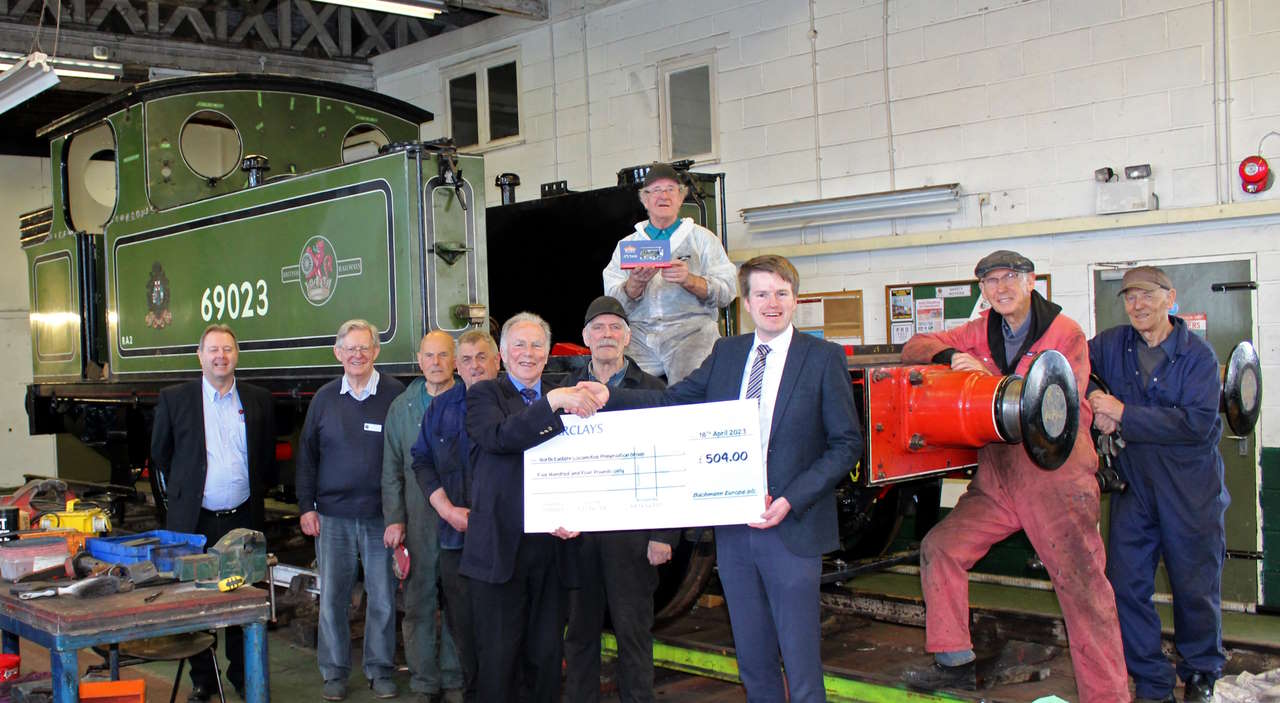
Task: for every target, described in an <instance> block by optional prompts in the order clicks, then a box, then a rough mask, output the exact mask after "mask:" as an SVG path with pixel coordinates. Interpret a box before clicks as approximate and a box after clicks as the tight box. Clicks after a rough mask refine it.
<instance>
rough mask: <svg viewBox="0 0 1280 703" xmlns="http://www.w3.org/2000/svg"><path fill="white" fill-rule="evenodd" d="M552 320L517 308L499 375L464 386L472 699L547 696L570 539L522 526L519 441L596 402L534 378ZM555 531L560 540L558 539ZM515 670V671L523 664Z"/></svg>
mask: <svg viewBox="0 0 1280 703" xmlns="http://www.w3.org/2000/svg"><path fill="white" fill-rule="evenodd" d="M550 348H551V328H550V327H549V326H548V325H547V323H546V322H545V321H543V320H542V318H540V317H538V316H537V315H533V314H530V313H520V314H518V315H515V316H513V317H512V318H511V319H509V320H507V322H506V324H504V325H503V326H502V341H501V342H500V343H499V350H500V351H501V354H502V361H503V363H504V364H505V366H506V370H507V372H506V374H503V375H502V376H499V377H498V378H497V379H495V380H492V381H480V382H478V383H476V384H475V385H473V386H471V388H470V389H469V390H468V391H467V422H466V424H467V434H468V435H469V436H470V437H471V441H472V443H473V450H472V463H473V466H474V472H475V473H474V477H473V479H472V483H471V513H470V515H469V516H468V518H467V531H466V533H465V534H466V541H465V543H464V544H463V547H462V563H461V567H460V568H459V571H460V572H461V573H462V575H463V576H466V577H468V578H470V579H471V606H472V612H473V617H474V625H475V631H476V632H477V633H482V636H478V637H477V638H476V668H477V677H476V700H477V701H478V702H479V703H510V701H515V700H521V699H522V696H521V694H522V693H523V694H525V696H526V697H525V698H523V699H524V700H527V701H529V702H530V703H555V702H558V701H559V700H560V662H561V659H562V656H561V654H562V651H563V646H562V645H563V642H562V640H561V633H562V631H563V628H564V608H565V602H566V599H567V593H566V589H567V588H568V587H569V586H570V585H573V584H574V582H575V580H576V579H575V577H574V574H573V561H574V559H573V555H572V553H571V550H572V547H573V545H571V544H569V543H566V542H564V540H569V539H572V538H573V537H576V536H577V533H576V532H567V531H565V530H564V529H563V528H562V529H559V530H557V531H556V532H555V533H554V536H553V535H547V534H524V450H526V449H529V448H530V447H534V446H537V445H539V444H541V443H543V442H545V441H547V440H548V439H551V438H552V437H554V436H556V435H557V434H560V433H561V432H563V431H564V423H562V422H561V421H560V418H559V416H558V413H559V412H560V411H565V412H572V413H574V414H576V415H580V416H582V417H587V416H589V415H591V414H592V413H594V412H595V411H596V410H597V409H599V405H600V404H599V403H598V402H597V401H596V400H595V398H594V397H593V396H592V395H591V394H589V393H587V392H585V391H582V390H579V389H577V388H554V387H553V386H552V385H551V384H550V383H549V382H546V381H544V380H543V379H542V369H543V368H544V367H545V366H546V365H547V355H548V353H549V351H550ZM557 537H559V538H560V539H557ZM522 669H523V670H522Z"/></svg>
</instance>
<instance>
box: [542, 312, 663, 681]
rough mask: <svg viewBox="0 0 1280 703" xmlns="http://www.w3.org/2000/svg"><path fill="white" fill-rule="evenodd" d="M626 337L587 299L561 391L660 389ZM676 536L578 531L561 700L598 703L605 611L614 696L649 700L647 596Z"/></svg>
mask: <svg viewBox="0 0 1280 703" xmlns="http://www.w3.org/2000/svg"><path fill="white" fill-rule="evenodd" d="M630 339H631V328H630V327H629V325H628V323H627V313H626V310H624V309H623V307H622V304H621V303H619V302H618V301H617V300H615V299H613V298H611V297H609V296H607V295H602V296H600V297H598V298H596V299H595V300H593V301H591V305H590V306H588V307H587V314H586V319H585V320H584V321H583V328H582V342H583V344H586V345H587V347H588V348H589V349H591V360H590V362H588V363H587V365H586V366H584V367H583V368H582V369H581V370H579V371H577V372H575V373H574V374H572V375H570V377H569V378H568V380H567V381H566V385H570V386H572V385H575V384H577V383H578V382H579V381H599V382H600V383H603V384H605V385H607V386H609V387H610V388H643V389H652V390H662V389H664V388H666V384H664V383H663V382H662V381H660V380H658V379H657V378H655V377H653V376H651V375H649V374H647V373H645V372H644V371H642V370H641V369H640V367H639V366H638V365H636V363H635V362H634V361H632V360H631V359H628V358H627V357H626V356H625V355H624V353H623V350H624V349H626V347H627V342H629V341H630ZM679 538H680V531H679V530H665V531H659V530H654V531H650V530H619V531H615V532H584V533H583V534H582V536H581V537H579V538H578V542H579V543H580V544H579V552H578V570H579V576H580V578H581V581H582V583H581V587H580V588H578V589H576V590H572V591H570V592H569V626H568V628H567V629H566V630H565V637H564V657H565V664H566V672H565V700H566V701H568V702H569V703H583V702H584V701H585V702H589V703H595V701H598V700H600V633H601V631H602V630H603V629H604V613H605V607H606V606H608V611H609V618H610V621H611V622H612V623H613V634H614V636H615V637H616V638H617V641H618V693H619V696H620V698H621V700H623V701H626V702H627V703H641V702H644V701H649V702H651V701H653V699H654V698H653V636H652V634H651V633H650V630H652V629H653V592H654V589H656V588H657V586H658V570H657V567H658V565H660V564H663V563H665V562H667V561H668V560H670V559H671V550H672V548H673V547H674V545H675V544H676V542H677V540H679Z"/></svg>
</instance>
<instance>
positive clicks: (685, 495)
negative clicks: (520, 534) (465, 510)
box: [524, 400, 765, 532]
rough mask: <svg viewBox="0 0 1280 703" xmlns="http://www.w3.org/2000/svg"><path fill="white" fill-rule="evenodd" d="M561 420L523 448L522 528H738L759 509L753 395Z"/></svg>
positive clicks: (760, 471)
mask: <svg viewBox="0 0 1280 703" xmlns="http://www.w3.org/2000/svg"><path fill="white" fill-rule="evenodd" d="M564 424H565V432H564V433H562V434H560V435H559V436H557V437H554V438H553V439H551V440H550V441H547V442H544V443H543V444H540V445H538V446H537V447H534V448H532V449H529V450H527V451H526V452H525V454H524V495H525V499H524V529H525V532H550V531H553V530H555V529H556V528H557V527H564V528H566V529H569V530H578V531H583V532H594V531H600V530H636V529H658V528H667V527H692V526H698V525H740V524H743V523H747V522H756V521H758V520H759V519H760V513H762V512H764V496H765V475H764V462H763V461H762V459H761V448H760V410H759V406H758V404H757V402H756V401H754V400H731V401H724V402H720V403H701V404H698V405H682V406H675V407H668V408H651V409H646V410H623V411H618V412H607V413H598V414H596V415H594V416H592V417H591V418H590V419H587V420H582V419H579V418H576V417H572V416H566V417H565V418H564Z"/></svg>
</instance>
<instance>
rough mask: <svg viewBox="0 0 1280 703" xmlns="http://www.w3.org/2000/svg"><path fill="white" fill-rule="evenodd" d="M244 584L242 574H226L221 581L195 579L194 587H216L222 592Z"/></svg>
mask: <svg viewBox="0 0 1280 703" xmlns="http://www.w3.org/2000/svg"><path fill="white" fill-rule="evenodd" d="M244 584H245V580H244V577H243V576H228V577H226V578H224V579H222V580H221V581H213V580H209V581H196V588H208V589H210V590H212V589H215V588H216V589H218V590H219V591H221V592H222V593H226V592H227V591H234V590H236V589H237V588H240V587H241V586H243V585H244Z"/></svg>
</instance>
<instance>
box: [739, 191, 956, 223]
mask: <svg viewBox="0 0 1280 703" xmlns="http://www.w3.org/2000/svg"><path fill="white" fill-rule="evenodd" d="M959 210H960V184H959V183H947V184H945V185H938V186H926V187H923V188H910V189H906V190H891V191H885V192H882V193H865V194H862V195H848V196H844V197H840V198H824V199H822V200H806V201H802V202H798V203H786V204H783V205H766V206H763V207H751V208H746V209H744V210H742V221H743V222H744V223H745V224H746V225H747V226H748V227H750V228H751V230H752V231H753V232H772V231H776V230H786V229H800V228H802V227H810V226H814V225H831V224H840V223H845V222H867V221H871V220H889V219H896V218H900V217H918V216H921V215H950V214H952V213H955V212H958V211H959Z"/></svg>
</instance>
